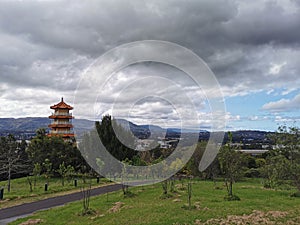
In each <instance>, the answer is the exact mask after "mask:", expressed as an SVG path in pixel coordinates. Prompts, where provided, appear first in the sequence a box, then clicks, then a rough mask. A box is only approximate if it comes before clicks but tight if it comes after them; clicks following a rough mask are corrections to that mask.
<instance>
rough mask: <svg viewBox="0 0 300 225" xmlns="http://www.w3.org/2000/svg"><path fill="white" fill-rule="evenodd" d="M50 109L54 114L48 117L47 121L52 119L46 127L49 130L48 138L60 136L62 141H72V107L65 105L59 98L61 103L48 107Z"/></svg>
mask: <svg viewBox="0 0 300 225" xmlns="http://www.w3.org/2000/svg"><path fill="white" fill-rule="evenodd" d="M50 109H54V113H52V115H51V116H49V119H53V121H52V123H51V124H49V125H48V127H50V128H51V131H50V133H49V134H48V136H49V137H53V136H61V137H62V138H63V139H64V140H70V141H72V140H73V138H74V132H73V125H72V119H74V117H73V116H72V113H70V110H72V109H73V107H72V106H70V105H68V104H66V103H65V102H64V99H63V98H61V102H59V103H57V104H56V105H53V106H50Z"/></svg>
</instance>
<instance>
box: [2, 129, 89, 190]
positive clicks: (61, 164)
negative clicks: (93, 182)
mask: <svg viewBox="0 0 300 225" xmlns="http://www.w3.org/2000/svg"><path fill="white" fill-rule="evenodd" d="M0 165H1V167H0V179H1V180H7V181H8V185H7V190H8V192H10V189H11V179H12V178H18V177H24V176H33V177H35V179H36V177H38V176H40V175H42V174H43V175H44V176H45V177H46V178H50V177H52V176H53V177H62V178H64V177H65V176H66V175H67V174H68V175H71V174H73V176H74V175H75V174H79V173H81V174H84V173H88V172H90V167H89V165H88V164H87V163H86V162H85V160H84V158H83V157H82V156H81V153H80V151H79V150H78V148H77V147H76V145H75V144H74V143H73V142H66V141H64V140H63V139H62V138H61V137H51V138H50V137H48V136H47V135H46V132H45V130H44V129H39V130H37V132H36V137H34V138H33V139H32V140H31V142H30V144H29V145H27V143H26V142H25V141H24V140H23V141H21V142H19V141H17V140H16V139H15V138H14V136H12V135H8V136H7V137H1V139H0ZM28 180H29V179H28ZM29 181H30V180H29Z"/></svg>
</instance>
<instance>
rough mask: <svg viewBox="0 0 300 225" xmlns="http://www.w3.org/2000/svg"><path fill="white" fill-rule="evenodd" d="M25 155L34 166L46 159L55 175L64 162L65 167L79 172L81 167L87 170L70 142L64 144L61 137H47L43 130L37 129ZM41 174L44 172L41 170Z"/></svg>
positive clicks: (85, 164)
mask: <svg viewBox="0 0 300 225" xmlns="http://www.w3.org/2000/svg"><path fill="white" fill-rule="evenodd" d="M27 153H28V155H29V157H30V159H31V160H32V161H33V163H34V164H36V163H39V164H40V165H42V164H43V163H44V162H45V160H46V159H48V160H49V161H50V162H51V163H52V168H53V171H54V172H55V173H56V174H55V175H59V173H58V170H59V167H60V165H61V164H62V163H63V162H64V164H65V166H66V167H67V166H69V165H70V166H72V167H74V169H75V170H79V169H80V168H81V167H82V166H83V165H84V166H86V167H87V168H89V166H88V164H87V163H86V162H85V160H84V158H83V157H82V156H81V153H80V151H79V150H78V149H77V147H76V146H75V145H74V144H73V143H71V142H65V141H64V140H63V139H62V137H48V136H47V135H46V132H45V130H44V129H38V130H37V132H36V137H34V138H33V139H32V140H31V143H30V145H29V146H28V149H27ZM42 172H45V168H43V170H42Z"/></svg>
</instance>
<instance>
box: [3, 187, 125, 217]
mask: <svg viewBox="0 0 300 225" xmlns="http://www.w3.org/2000/svg"><path fill="white" fill-rule="evenodd" d="M120 189H121V185H120V184H112V185H108V186H103V187H99V188H94V189H92V190H91V196H96V195H101V194H105V193H108V192H112V191H117V190H120ZM80 199H82V193H81V192H76V193H73V194H67V195H63V196H58V197H53V198H48V199H44V200H40V201H36V202H31V203H25V204H22V205H18V206H13V207H10V208H5V209H0V220H4V219H7V218H12V217H18V216H23V215H27V214H31V213H33V212H35V211H38V210H42V209H49V208H52V207H55V206H60V205H64V204H66V203H69V202H74V201H78V200H80ZM0 222H1V221H0Z"/></svg>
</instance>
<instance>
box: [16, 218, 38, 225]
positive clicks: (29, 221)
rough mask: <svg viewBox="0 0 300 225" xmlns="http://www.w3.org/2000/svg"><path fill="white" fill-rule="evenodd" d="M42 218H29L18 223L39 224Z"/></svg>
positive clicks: (25, 224)
mask: <svg viewBox="0 0 300 225" xmlns="http://www.w3.org/2000/svg"><path fill="white" fill-rule="evenodd" d="M41 222H42V220H41V219H35V220H33V219H30V220H27V221H26V222H23V223H20V224H19V225H31V224H39V223H41Z"/></svg>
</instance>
